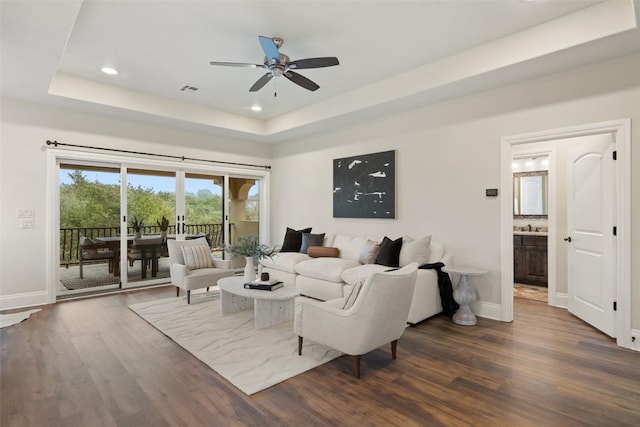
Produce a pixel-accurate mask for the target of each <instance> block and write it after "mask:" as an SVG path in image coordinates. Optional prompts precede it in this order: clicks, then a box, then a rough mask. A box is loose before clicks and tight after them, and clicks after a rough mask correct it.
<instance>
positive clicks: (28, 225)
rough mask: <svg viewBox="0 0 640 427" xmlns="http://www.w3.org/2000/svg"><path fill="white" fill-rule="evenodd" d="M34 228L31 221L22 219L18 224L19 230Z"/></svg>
mask: <svg viewBox="0 0 640 427" xmlns="http://www.w3.org/2000/svg"><path fill="white" fill-rule="evenodd" d="M34 227H35V223H34V221H33V219H23V220H22V221H21V222H20V228H22V229H27V228H34Z"/></svg>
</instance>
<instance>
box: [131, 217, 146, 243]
mask: <svg viewBox="0 0 640 427" xmlns="http://www.w3.org/2000/svg"><path fill="white" fill-rule="evenodd" d="M129 225H130V226H131V228H133V237H138V238H139V237H142V227H144V221H143V220H142V219H138V217H136V216H135V215H134V216H133V219H132V220H131V221H130V222H129Z"/></svg>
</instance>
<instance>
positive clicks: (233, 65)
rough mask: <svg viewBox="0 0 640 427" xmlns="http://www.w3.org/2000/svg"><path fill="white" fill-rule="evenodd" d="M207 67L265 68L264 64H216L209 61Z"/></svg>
mask: <svg viewBox="0 0 640 427" xmlns="http://www.w3.org/2000/svg"><path fill="white" fill-rule="evenodd" d="M209 65H222V66H224V67H248V68H267V67H266V66H265V65H264V64H247V63H244V62H216V61H210V62H209Z"/></svg>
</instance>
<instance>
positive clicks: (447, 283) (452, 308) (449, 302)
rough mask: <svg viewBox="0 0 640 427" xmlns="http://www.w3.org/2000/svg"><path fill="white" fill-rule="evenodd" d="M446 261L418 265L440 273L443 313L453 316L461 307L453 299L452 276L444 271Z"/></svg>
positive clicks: (439, 281)
mask: <svg viewBox="0 0 640 427" xmlns="http://www.w3.org/2000/svg"><path fill="white" fill-rule="evenodd" d="M442 267H444V263H442V262H434V263H433V264H424V265H421V266H420V267H418V268H419V269H421V270H436V272H437V273H438V288H439V289H440V301H441V302H442V313H443V314H444V315H445V316H448V317H453V315H454V314H455V312H456V310H457V309H458V308H460V306H459V305H458V303H457V302H456V301H455V300H454V299H453V285H452V284H451V278H450V277H449V275H448V274H447V273H445V272H444V271H442Z"/></svg>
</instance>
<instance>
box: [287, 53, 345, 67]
mask: <svg viewBox="0 0 640 427" xmlns="http://www.w3.org/2000/svg"><path fill="white" fill-rule="evenodd" d="M334 65H340V62H339V61H338V58H336V57H335V56H326V57H322V58H307V59H298V60H297V61H291V62H289V64H288V66H289V68H295V69H297V70H302V69H304V68H323V67H333V66H334Z"/></svg>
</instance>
